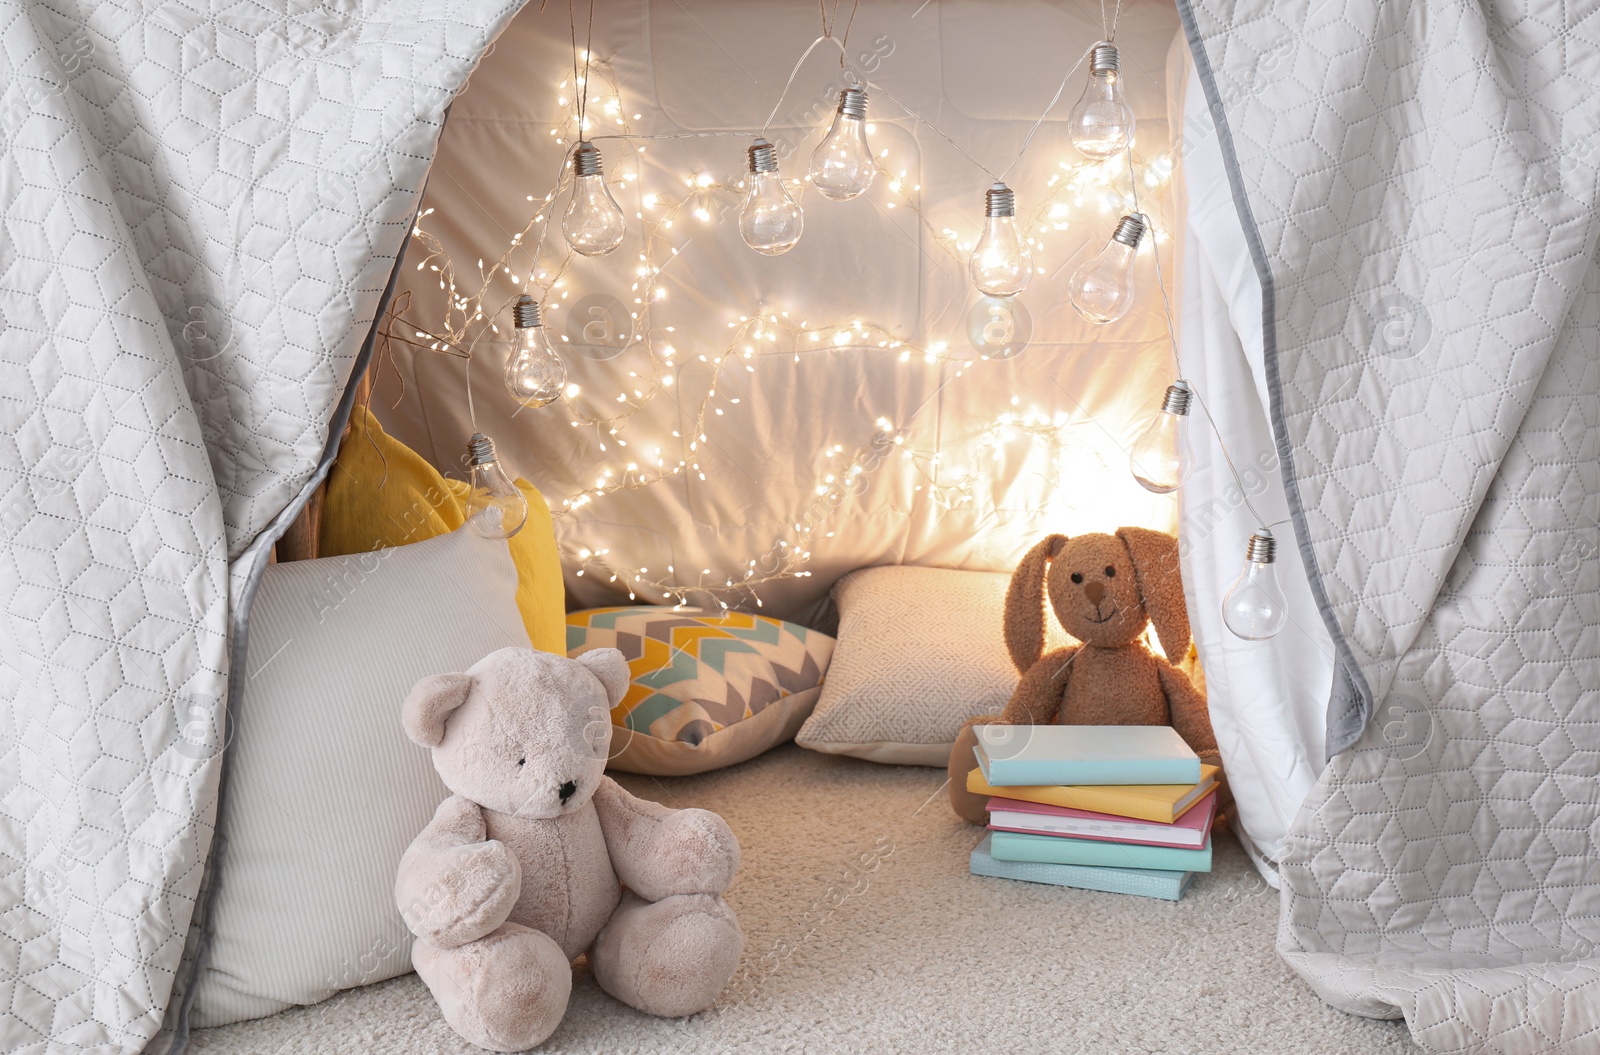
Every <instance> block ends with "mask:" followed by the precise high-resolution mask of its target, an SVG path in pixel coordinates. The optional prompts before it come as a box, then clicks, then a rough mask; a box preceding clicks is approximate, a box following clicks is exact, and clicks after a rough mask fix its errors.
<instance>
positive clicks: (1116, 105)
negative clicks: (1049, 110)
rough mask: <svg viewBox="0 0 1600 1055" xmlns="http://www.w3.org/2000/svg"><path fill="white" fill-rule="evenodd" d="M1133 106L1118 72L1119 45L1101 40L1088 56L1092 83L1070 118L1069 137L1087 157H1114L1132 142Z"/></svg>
mask: <svg viewBox="0 0 1600 1055" xmlns="http://www.w3.org/2000/svg"><path fill="white" fill-rule="evenodd" d="M1133 132H1134V119H1133V109H1132V107H1130V106H1129V105H1128V101H1127V100H1126V99H1125V98H1123V94H1122V84H1121V81H1120V80H1119V78H1118V76H1117V46H1116V45H1115V44H1113V43H1111V42H1110V41H1101V42H1100V43H1098V44H1096V45H1095V46H1094V48H1093V51H1092V54H1091V57H1090V60H1089V83H1088V84H1086V85H1084V88H1083V95H1082V96H1081V97H1080V98H1079V99H1078V102H1077V104H1076V105H1074V106H1073V108H1072V114H1071V116H1070V117H1069V118H1068V119H1067V138H1068V139H1070V140H1072V145H1073V146H1075V147H1077V148H1078V150H1079V151H1080V152H1082V153H1083V155H1084V156H1085V157H1091V158H1095V159H1097V160H1103V159H1105V158H1114V157H1116V156H1117V155H1118V154H1120V153H1122V152H1123V151H1124V150H1126V149H1127V148H1128V146H1129V145H1130V144H1132V143H1133Z"/></svg>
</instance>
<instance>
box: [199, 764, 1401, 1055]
mask: <svg viewBox="0 0 1600 1055" xmlns="http://www.w3.org/2000/svg"><path fill="white" fill-rule="evenodd" d="M619 779H620V780H621V781H622V783H623V784H625V785H626V786H627V787H628V789H629V790H631V791H632V792H634V793H635V794H637V795H640V796H642V797H646V798H652V799H656V800H659V801H661V802H664V803H666V804H668V805H671V806H702V807H705V808H706V809H712V810H716V811H717V812H718V813H721V814H722V815H723V816H724V817H726V818H727V820H728V823H729V824H730V825H732V827H733V830H734V831H735V832H736V833H738V836H739V841H740V844H741V845H742V847H743V853H744V863H743V866H742V867H741V869H740V872H739V877H738V879H737V880H736V882H735V884H734V886H733V889H732V890H731V891H730V892H729V894H728V901H729V902H730V903H731V904H732V905H733V907H734V909H735V910H736V911H737V912H738V914H739V920H740V923H741V925H742V926H743V928H744V933H745V956H744V963H743V964H742V965H741V967H740V970H739V972H738V973H737V974H736V975H735V976H734V979H733V981H732V982H731V983H730V984H729V986H728V989H727V991H726V992H724V993H723V996H722V999H721V1001H720V1002H719V1003H718V1004H717V1006H716V1007H715V1008H713V1009H711V1010H710V1011H706V1012H703V1013H701V1014H698V1015H695V1016H693V1017H691V1018H687V1019H681V1020H675V1021H669V1020H663V1019H657V1018H651V1017H649V1016H647V1015H643V1014H640V1013H639V1012H637V1011H634V1010H632V1009H631V1008H628V1007H625V1006H623V1005H622V1004H620V1003H618V1002H617V1001H615V1000H612V999H611V998H610V997H608V996H607V995H606V994H605V993H603V992H602V991H601V990H600V989H599V987H598V986H596V985H595V983H594V980H593V979H592V978H591V977H590V976H589V975H588V972H587V971H585V970H584V969H583V968H582V967H579V969H578V977H577V978H576V979H575V980H574V985H573V992H572V1003H571V1006H570V1008H569V1009H568V1011H567V1017H566V1020H565V1021H564V1022H563V1023H562V1025H561V1028H560V1029H558V1030H557V1031H556V1033H555V1035H554V1036H552V1037H551V1038H550V1039H549V1040H548V1041H547V1042H546V1043H545V1044H544V1046H543V1047H542V1048H540V1049H539V1050H540V1051H542V1052H551V1053H561V1052H605V1053H607V1055H613V1053H616V1055H621V1053H631V1052H640V1053H644V1052H648V1053H652V1055H655V1053H683V1055H689V1053H699V1052H724V1051H726V1052H739V1053H747V1052H802V1051H803V1052H807V1053H811V1052H873V1053H875V1055H877V1053H885V1052H907V1053H916V1055H925V1053H928V1052H960V1053H962V1055H971V1053H976V1052H991V1051H992V1052H1005V1053H1008V1055H1010V1053H1014V1052H1030V1051H1049V1052H1058V1053H1063V1055H1106V1053H1123V1052H1128V1053H1146V1052H1148V1053H1160V1055H1201V1053H1206V1055H1213V1053H1217V1052H1228V1053H1230V1055H1240V1053H1259V1055H1283V1053H1285V1052H1295V1051H1315V1052H1317V1053H1319V1055H1344V1053H1349V1055H1382V1053H1396V1055H1399V1053H1412V1052H1415V1051H1417V1050H1418V1049H1417V1048H1416V1047H1415V1046H1414V1045H1413V1044H1412V1043H1411V1040H1410V1038H1409V1036H1408V1035H1407V1033H1406V1030H1405V1027H1404V1026H1403V1025H1402V1024H1401V1023H1398V1022H1377V1021H1372V1020H1368V1019H1362V1018H1355V1017H1352V1016H1350V1015H1346V1014H1343V1013H1341V1012H1339V1011H1335V1010H1333V1009H1331V1008H1329V1007H1327V1006H1326V1005H1324V1004H1323V1003H1322V1002H1321V1001H1320V1000H1318V999H1317V998H1316V996H1315V995H1314V994H1313V993H1312V992H1311V990H1310V989H1308V988H1307V987H1306V986H1305V984H1304V983H1303V982H1301V981H1299V980H1298V979H1297V978H1295V976H1294V974H1293V973H1292V972H1291V971H1290V970H1289V968H1288V967H1287V966H1286V965H1285V964H1284V962H1283V961H1282V960H1280V959H1279V958H1278V955H1277V953H1276V952H1274V951H1273V936H1274V933H1275V931H1276V928H1277V918H1278V896H1277V894H1276V892H1274V891H1273V890H1272V889H1271V888H1269V887H1268V886H1267V885H1266V884H1265V883H1264V882H1262V881H1261V878H1260V877H1259V876H1258V875H1257V874H1256V873H1255V871H1254V870H1253V869H1252V868H1251V866H1250V863H1249V861H1247V860H1246V859H1245V855H1244V852H1243V851H1242V850H1241V849H1240V848H1239V845H1238V843H1236V842H1235V841H1234V840H1233V839H1231V838H1228V837H1222V838H1219V839H1218V841H1217V847H1216V855H1215V856H1216V871H1214V872H1212V873H1210V874H1209V875H1203V876H1198V877H1196V879H1195V882H1194V884H1193V886H1191V887H1190V888H1189V892H1188V894H1187V895H1186V896H1185V897H1184V899H1183V900H1182V901H1180V902H1178V903H1176V904H1173V903H1169V902H1165V901H1154V900H1149V899H1146V898H1140V897H1129V896H1124V895H1118V894H1101V893H1095V892H1091V891H1083V890H1068V889H1062V888H1056V887H1048V886H1038V885H1034V884H1031V883H1016V882H1010V881H1007V880H1003V879H988V878H980V877H977V876H972V875H969V874H968V873H967V853H968V851H970V850H971V849H972V847H973V845H974V844H975V843H977V841H978V839H979V837H980V833H979V831H978V829H976V828H972V827H969V826H967V825H965V824H963V823H961V822H960V821H958V820H957V819H956V818H955V816H954V815H953V814H951V812H950V808H949V806H948V805H947V803H946V802H945V798H944V793H943V791H942V784H943V780H944V774H943V773H942V772H940V771H937V770H933V769H922V768H915V767H898V766H881V765H875V764H872V763H869V762H860V761H856V760H854V759H848V758H834V757H830V756H826V755H818V754H814V753H812V752H809V751H803V750H801V749H799V748H796V747H793V746H786V747H783V748H780V749H778V750H776V751H772V752H770V753H768V754H766V755H764V756H762V757H761V758H758V759H755V760H754V761H751V762H747V763H745V764H744V765H741V766H735V767H734V768H732V769H727V770H723V771H721V772H717V773H710V774H707V775H705V776H700V777H689V778H662V779H655V778H651V777H636V776H630V775H627V774H623V775H622V776H621V777H620V778H619ZM189 1050H190V1051H191V1052H194V1053H195V1055H226V1053H241V1055H242V1053H246V1052H248V1053H250V1055H301V1053H305V1055H311V1053H316V1055H346V1053H348V1055H374V1053H384V1052H405V1053H407V1055H428V1053H434V1052H439V1053H443V1052H450V1053H461V1052H471V1051H475V1050H477V1049H474V1048H472V1047H471V1046H470V1045H468V1044H466V1043H465V1042H464V1041H462V1040H461V1039H460V1038H459V1037H457V1036H456V1035H455V1034H454V1033H453V1032H451V1030H450V1028H449V1027H448V1026H446V1025H445V1024H444V1021H443V1019H441V1018H440V1017H439V1014H438V1011H437V1009H436V1008H435V1007H434V1003H433V998H432V997H431V996H430V995H429V993H428V991H427V989H425V988H424V987H423V985H422V983H421V982H420V981H418V979H417V977H416V976H415V975H407V976H405V977H402V978H396V979H393V980H391V981H388V982H384V983H381V984H379V985H373V986H368V987H367V988H364V989H357V990H351V991H349V992H347V993H344V994H342V995H340V996H337V997H335V998H333V999H331V1000H328V1001H326V1002H324V1003H322V1004H318V1005H316V1006H313V1007H307V1008H300V1009H297V1010H294V1011H287V1012H284V1013H283V1014H280V1015H274V1016H272V1017H271V1018H264V1019H258V1020H256V1021H254V1022H242V1023H239V1024H237V1025H232V1026H224V1027H221V1028H219V1029H210V1030H201V1031H197V1032H196V1033H195V1034H194V1035H193V1038H192V1041H191V1046H190V1049H189Z"/></svg>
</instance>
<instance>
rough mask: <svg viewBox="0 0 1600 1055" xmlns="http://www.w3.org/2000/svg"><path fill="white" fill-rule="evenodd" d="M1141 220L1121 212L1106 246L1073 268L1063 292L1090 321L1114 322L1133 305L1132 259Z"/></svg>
mask: <svg viewBox="0 0 1600 1055" xmlns="http://www.w3.org/2000/svg"><path fill="white" fill-rule="evenodd" d="M1144 231H1145V226H1144V220H1143V219H1142V218H1140V217H1138V216H1124V217H1123V218H1122V219H1121V220H1119V221H1118V222H1117V229H1116V230H1115V231H1113V232H1111V240H1110V241H1108V242H1106V247H1105V248H1104V249H1102V250H1100V252H1098V253H1096V254H1095V255H1094V256H1092V257H1090V258H1089V260H1088V261H1087V262H1086V263H1085V264H1084V265H1083V266H1082V267H1080V268H1078V270H1077V271H1075V272H1073V274H1072V280H1071V281H1070V282H1068V283H1067V293H1068V295H1069V296H1071V298H1072V306H1073V307H1074V308H1077V309H1078V314H1079V315H1082V316H1083V317H1084V318H1086V319H1088V320H1089V321H1090V322H1093V323H1107V322H1116V321H1117V320H1118V319H1120V318H1122V317H1123V316H1124V315H1126V314H1128V309H1129V308H1130V307H1132V306H1133V294H1134V289H1133V262H1134V259H1135V256H1136V254H1137V253H1138V250H1139V241H1140V239H1142V238H1143V237H1144Z"/></svg>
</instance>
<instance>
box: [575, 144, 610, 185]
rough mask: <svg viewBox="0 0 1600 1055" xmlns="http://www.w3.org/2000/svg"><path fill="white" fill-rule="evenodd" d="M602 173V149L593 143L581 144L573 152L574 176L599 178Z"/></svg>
mask: <svg viewBox="0 0 1600 1055" xmlns="http://www.w3.org/2000/svg"><path fill="white" fill-rule="evenodd" d="M602 171H603V166H602V164H601V160H600V148H599V147H596V146H595V145H594V144H593V143H579V144H578V146H577V148H576V149H575V150H573V152H572V174H573V175H574V176H580V177H581V176H598V175H600V174H601V172H602Z"/></svg>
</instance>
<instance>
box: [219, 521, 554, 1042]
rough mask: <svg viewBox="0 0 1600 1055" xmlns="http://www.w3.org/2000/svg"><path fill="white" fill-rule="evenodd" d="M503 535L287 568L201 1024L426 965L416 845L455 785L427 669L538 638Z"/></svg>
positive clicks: (241, 746)
mask: <svg viewBox="0 0 1600 1055" xmlns="http://www.w3.org/2000/svg"><path fill="white" fill-rule="evenodd" d="M516 588H517V573H516V569H515V567H513V565H512V563H511V555H510V552H509V550H508V549H507V547H506V544H505V543H504V542H503V541H498V540H487V539H483V538H480V537H479V536H478V535H477V534H476V533H474V532H473V530H472V529H471V528H470V527H463V528H461V529H460V530H458V531H455V532H453V533H451V534H448V535H441V536H439V537H437V538H433V539H429V540H428V541H426V542H418V543H415V544H413V545H409V546H399V547H396V548H394V549H385V550H377V551H375V552H372V553H363V554H352V555H350V556H346V557H326V558H323V559H321V560H309V561H297V562H293V563H289V564H274V565H272V566H271V567H269V568H267V570H266V572H265V574H264V575H263V576H262V579H261V584H260V588H259V590H258V591H257V593H256V597H255V603H254V605H253V606H252V608H251V612H250V630H249V633H250V637H249V658H248V660H247V662H246V665H245V669H244V670H242V671H235V672H234V677H236V678H244V679H246V681H245V685H244V690H243V696H242V698H241V699H240V701H239V705H238V708H237V711H236V713H235V714H234V715H231V716H230V717H232V718H233V719H234V721H233V724H232V731H231V733H230V743H229V745H228V748H227V750H228V752H229V756H228V763H227V764H228V767H229V776H228V791H227V800H226V805H225V814H224V817H223V819H222V823H221V826H220V831H221V837H222V838H225V839H226V844H225V850H224V856H223V858H222V867H221V872H220V876H219V886H218V887H217V891H216V901H215V902H214V904H213V905H212V916H211V927H210V930H211V933H210V937H209V940H210V953H209V957H208V959H207V962H206V970H205V972H204V974H203V975H202V976H201V978H200V980H199V983H198V988H197V990H196V994H195V1002H194V1007H193V1011H192V1014H191V1016H190V1024H191V1025H193V1026H196V1027H204V1026H218V1025H223V1024H225V1023H228V1022H237V1021H240V1020H242V1019H247V1018H258V1017H260V1016H262V1015H270V1014H272V1013H274V1012H276V1011H281V1010H283V1009H284V1008H286V1007H290V1006H292V1005H295V1004H311V1003H316V1002H317V1001H319V1000H324V999H326V998H328V997H329V996H332V995H333V994H334V993H335V992H336V991H338V990H340V989H348V988H350V987H352V986H358V985H368V984H370V983H373V982H378V981H382V980H383V979H385V978H392V977H394V976H395V975H398V974H404V973H405V972H407V971H409V970H411V935H410V934H409V932H408V931H407V930H406V926H405V924H404V923H403V922H402V921H401V919H400V913H399V911H398V910H397V909H396V908H395V904H394V876H395V869H396V867H397V866H398V865H399V863H400V855H401V854H402V853H404V852H405V849H406V847H407V846H408V845H410V843H411V840H412V839H413V838H414V837H415V836H416V834H417V833H418V832H420V831H421V830H422V829H423V828H424V827H425V826H426V825H427V823H428V821H429V819H430V818H432V816H433V811H434V809H435V808H436V807H437V806H438V805H439V803H440V802H442V801H443V800H444V799H445V798H446V797H447V796H448V794H449V792H448V791H447V790H446V789H445V786H444V784H443V783H442V782H441V781H440V780H439V778H438V776H437V775H436V774H435V773H434V770H433V762H432V759H431V757H430V756H429V754H428V752H427V751H424V750H423V749H422V748H420V747H417V746H416V745H415V744H413V743H412V742H411V741H410V740H408V739H406V736H405V732H404V731H403V730H402V729H401V727H400V703H401V701H402V700H403V699H404V698H405V695H406V693H407V692H408V691H409V690H410V689H411V687H412V685H414V684H415V683H416V682H417V681H418V680H419V679H421V678H423V677H425V676H427V675H429V674H438V673H441V672H443V671H452V670H465V669H466V668H467V667H469V666H471V665H472V664H473V663H476V662H477V661H478V660H479V659H481V658H483V657H484V656H485V655H487V654H489V653H490V652H493V651H494V650H495V649H498V648H504V647H506V646H509V645H516V646H520V647H522V648H527V647H528V634H527V631H526V630H525V629H524V626H523V622H522V618H521V616H520V615H519V613H518V611H517V603H516Z"/></svg>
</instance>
